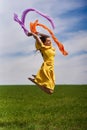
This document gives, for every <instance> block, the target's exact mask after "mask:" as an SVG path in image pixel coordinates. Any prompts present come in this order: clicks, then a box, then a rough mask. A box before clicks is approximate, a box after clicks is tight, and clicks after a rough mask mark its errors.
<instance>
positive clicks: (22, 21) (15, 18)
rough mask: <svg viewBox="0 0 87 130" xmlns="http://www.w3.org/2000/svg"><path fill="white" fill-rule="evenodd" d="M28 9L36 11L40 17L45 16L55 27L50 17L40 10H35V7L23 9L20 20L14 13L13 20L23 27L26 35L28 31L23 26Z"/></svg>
mask: <svg viewBox="0 0 87 130" xmlns="http://www.w3.org/2000/svg"><path fill="white" fill-rule="evenodd" d="M30 11H35V12H36V13H38V14H39V15H41V16H42V17H44V18H46V19H47V20H48V21H49V22H50V23H51V25H52V27H53V29H54V28H55V26H54V23H53V21H52V19H51V18H50V17H49V16H47V15H45V14H43V13H41V12H40V11H37V10H36V9H33V8H29V9H26V10H24V11H23V13H22V17H21V20H19V18H18V15H17V14H14V20H15V21H16V22H18V23H19V24H20V26H21V27H22V28H23V30H24V32H25V34H26V35H28V33H29V31H28V30H27V29H26V27H25V18H26V15H27V13H29V12H30Z"/></svg>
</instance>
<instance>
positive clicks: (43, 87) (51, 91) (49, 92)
mask: <svg viewBox="0 0 87 130" xmlns="http://www.w3.org/2000/svg"><path fill="white" fill-rule="evenodd" d="M28 79H29V80H30V81H32V82H33V83H35V84H36V85H37V86H38V87H39V88H40V89H42V90H43V91H44V92H46V93H47V94H53V90H52V89H49V88H46V87H45V86H41V85H39V84H38V83H36V82H35V80H34V79H33V78H28Z"/></svg>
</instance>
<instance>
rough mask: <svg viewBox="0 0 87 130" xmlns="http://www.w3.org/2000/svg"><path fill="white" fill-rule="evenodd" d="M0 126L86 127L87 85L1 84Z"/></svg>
mask: <svg viewBox="0 0 87 130" xmlns="http://www.w3.org/2000/svg"><path fill="white" fill-rule="evenodd" d="M0 130H87V85H59V86H56V88H55V92H54V94H53V95H47V94H45V93H44V92H43V91H41V90H40V89H39V88H37V87H36V86H28V85H15V86H11V85H8V86H0Z"/></svg>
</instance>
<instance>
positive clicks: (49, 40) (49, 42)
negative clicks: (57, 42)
mask: <svg viewBox="0 0 87 130" xmlns="http://www.w3.org/2000/svg"><path fill="white" fill-rule="evenodd" d="M44 45H46V46H50V45H51V39H50V38H49V37H48V38H46V41H45V42H44Z"/></svg>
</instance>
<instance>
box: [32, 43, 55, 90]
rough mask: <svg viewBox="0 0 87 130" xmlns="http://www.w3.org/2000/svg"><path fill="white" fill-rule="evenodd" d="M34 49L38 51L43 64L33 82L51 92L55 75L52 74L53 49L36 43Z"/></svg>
mask: <svg viewBox="0 0 87 130" xmlns="http://www.w3.org/2000/svg"><path fill="white" fill-rule="evenodd" d="M36 49H37V50H40V52H41V54H42V57H43V60H44V62H43V63H42V66H41V68H40V70H39V71H38V73H37V75H36V77H35V79H34V80H35V82H36V83H38V84H39V85H41V86H45V87H47V88H49V89H51V90H54V87H55V74H54V56H55V49H54V48H53V47H52V45H51V46H45V45H44V44H41V45H40V44H39V43H37V42H36Z"/></svg>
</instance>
